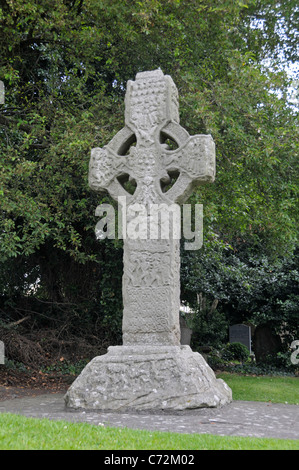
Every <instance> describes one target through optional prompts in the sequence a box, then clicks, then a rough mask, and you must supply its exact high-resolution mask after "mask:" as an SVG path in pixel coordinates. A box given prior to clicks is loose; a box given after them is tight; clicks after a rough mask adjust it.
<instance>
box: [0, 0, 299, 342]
mask: <svg viewBox="0 0 299 470" xmlns="http://www.w3.org/2000/svg"><path fill="white" fill-rule="evenodd" d="M296 11H297V10H296V5H295V2H294V1H293V0H291V1H288V2H286V1H282V2H279V3H277V2H274V0H262V1H259V2H257V1H256V0H248V1H247V2H241V1H238V2H236V1H234V0H225V1H222V0H221V1H220V0H215V1H213V2H209V1H207V0H203V1H194V0H187V1H182V0H170V1H168V2H163V1H162V0H146V1H144V2H139V1H131V2H125V1H124V0H112V1H111V0H102V1H99V0H83V1H81V0H80V1H79V0H74V1H68V0H54V1H51V2H50V1H49V0H41V1H37V0H30V1H27V2H24V1H23V0H14V1H13V2H12V1H9V0H4V1H3V2H2V3H1V8H0V28H1V42H0V79H1V80H3V82H4V84H5V104H4V105H0V125H1V126H0V163H1V165H0V211H1V220H0V263H1V266H0V267H1V269H0V304H1V305H0V307H1V309H2V310H1V311H2V312H3V311H4V312H5V314H3V315H4V316H5V320H6V319H7V320H9V319H10V318H12V319H15V318H19V317H20V315H22V314H23V315H24V314H27V313H26V311H27V312H28V310H29V311H30V312H31V313H32V315H33V312H36V314H34V315H35V320H36V321H37V319H38V321H40V320H41V318H42V317H41V315H40V314H44V311H41V308H38V307H37V304H38V302H41V301H43V302H47V304H45V303H44V304H43V305H47V311H46V315H47V317H50V318H51V321H54V322H55V321H56V320H57V319H59V321H63V322H66V324H67V325H68V327H69V325H70V324H72V325H74V328H76V327H77V328H78V327H79V330H81V329H83V325H84V327H86V325H87V324H90V325H98V327H99V328H101V327H103V329H104V330H106V328H108V329H109V328H110V330H111V331H112V332H113V334H112V336H113V342H114V341H119V339H120V334H121V312H122V301H121V275H122V250H121V244H120V243H119V242H115V243H113V242H112V241H109V243H106V241H105V242H96V240H95V236H94V227H95V224H96V219H95V217H94V215H93V214H94V211H95V208H96V207H97V205H99V204H100V203H101V202H111V200H110V198H109V197H108V196H107V195H101V196H100V195H95V194H93V193H92V192H91V191H89V188H88V184H87V174H88V162H89V155H90V149H91V148H93V147H96V146H100V147H101V146H103V145H105V144H107V143H108V142H109V140H110V139H111V138H112V137H113V136H114V135H115V133H116V132H117V131H118V130H119V129H121V127H122V126H123V112H124V102H123V98H124V93H125V86H126V82H127V80H128V79H134V76H135V74H136V73H137V72H138V71H141V70H150V69H155V68H158V67H161V69H162V70H163V72H164V73H167V74H170V75H171V76H172V77H173V79H174V81H175V83H176V84H177V86H178V89H179V93H180V109H181V123H182V125H183V126H184V127H185V128H186V129H188V131H189V132H190V133H191V134H194V133H211V134H212V136H213V138H214V140H215V142H216V153H217V177H216V182H215V184H213V185H209V186H205V187H201V188H199V189H198V190H197V191H196V193H195V194H194V195H193V196H192V198H191V201H192V202H193V203H196V202H200V203H202V204H203V205H204V217H205V219H204V220H205V223H204V230H205V246H206V248H205V249H204V250H202V251H201V260H200V261H198V259H192V260H191V259H189V258H188V255H187V254H185V258H186V263H185V262H184V261H183V266H182V278H183V299H184V300H187V301H191V302H193V303H194V298H196V294H197V293H198V292H202V293H203V295H204V297H206V298H207V300H208V301H209V302H210V304H212V302H213V301H214V299H218V300H219V302H220V304H219V307H220V308H219V307H218V308H217V313H216V312H215V316H214V317H213V318H214V320H213V321H214V326H213V328H214V332H213V333H212V336H213V338H215V340H216V336H217V335H218V334H220V336H221V331H222V328H224V323H225V321H227V320H228V311H229V309H231V315H232V317H242V318H244V317H248V316H250V315H251V316H255V317H256V318H258V321H261V319H263V321H267V322H269V321H270V322H271V324H273V328H275V329H277V328H279V327H280V325H282V324H283V322H287V324H288V331H289V334H290V335H293V334H294V331H295V332H296V331H297V330H296V318H297V317H296V312H295V305H296V302H297V300H298V297H297V296H298V292H295V291H293V287H292V293H291V294H290V295H288V294H287V290H288V289H289V286H290V285H291V286H293V282H294V281H295V278H294V276H295V275H296V272H295V271H296V269H297V268H295V267H292V268H290V271H289V272H288V271H287V264H288V263H289V262H290V261H281V266H282V268H281V269H282V272H283V274H281V275H280V274H279V269H280V268H279V266H278V264H273V263H274V261H273V259H274V258H276V259H277V258H279V257H282V258H283V259H285V260H286V259H287V258H288V259H291V258H290V257H288V254H290V253H292V252H293V250H294V247H295V246H296V243H297V234H298V220H299V218H298V203H297V199H298V185H297V175H298V127H297V121H296V119H297V112H298V110H297V109H296V108H295V107H294V106H292V103H291V101H290V100H289V96H288V89H289V86H290V80H289V79H288V76H287V74H286V73H285V72H284V71H283V70H282V65H284V64H285V63H288V64H289V63H291V61H295V60H296V58H297V55H296V54H297V53H296V43H295V33H296V14H297V13H296ZM261 22H262V24H263V28H261V27H260V26H261ZM282 52H283V54H282ZM264 59H267V62H265V61H264ZM215 240H218V242H217V243H215ZM237 245H238V246H237ZM230 246H233V248H234V250H235V252H234V256H230V255H229V253H231V249H230V248H229V247H230ZM238 250H239V251H242V256H241V255H240V253H239V251H238ZM244 252H246V256H245V255H244ZM261 253H262V254H263V255H264V257H263V258H262V257H261ZM253 257H255V261H252V258H253ZM249 258H250V259H249ZM188 260H189V261H190V267H189V268H188V262H189V261H188ZM265 260H266V262H265ZM265 263H266V264H265ZM267 263H268V266H267ZM271 265H273V266H274V271H273V270H272V272H275V273H276V274H277V276H276V277H275V279H274V275H272V274H271V271H270V267H271ZM292 276H293V278H292ZM274 283H275V284H276V285H277V283H278V285H279V289H276V292H277V291H278V292H282V295H280V294H279V295H276V294H275V288H274V287H273V286H274ZM32 286H34V289H33V290H32ZM267 296H270V301H269V302H268V303H267V302H266V299H267ZM24 298H25V299H26V302H24ZM24 304H25V307H24ZM48 307H49V308H48ZM20 308H23V310H20ZM224 314H225V315H226V318H224ZM1 315H2V314H1ZM34 315H33V316H34ZM232 319H233V318H231V320H232ZM43 321H44V320H43ZM201 322H202V327H203V328H204V329H205V328H206V331H207V332H206V333H205V334H206V335H208V334H209V332H208V330H207V325H208V323H207V320H206V319H205V318H204V315H203V316H202V317H201ZM75 325H76V327H75ZM205 325H206V326H205ZM221 325H222V326H221ZM203 336H204V334H203ZM220 339H221V340H222V337H221V338H220Z"/></svg>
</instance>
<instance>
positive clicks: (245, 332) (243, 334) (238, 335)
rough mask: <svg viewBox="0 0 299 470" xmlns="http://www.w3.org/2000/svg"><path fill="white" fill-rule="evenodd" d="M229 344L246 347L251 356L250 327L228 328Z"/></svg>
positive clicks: (241, 325) (235, 326)
mask: <svg viewBox="0 0 299 470" xmlns="http://www.w3.org/2000/svg"><path fill="white" fill-rule="evenodd" d="M229 342H230V343H241V344H244V346H246V347H247V349H248V350H249V352H250V354H251V328H250V326H247V325H243V324H241V323H240V324H237V325H232V326H230V327H229Z"/></svg>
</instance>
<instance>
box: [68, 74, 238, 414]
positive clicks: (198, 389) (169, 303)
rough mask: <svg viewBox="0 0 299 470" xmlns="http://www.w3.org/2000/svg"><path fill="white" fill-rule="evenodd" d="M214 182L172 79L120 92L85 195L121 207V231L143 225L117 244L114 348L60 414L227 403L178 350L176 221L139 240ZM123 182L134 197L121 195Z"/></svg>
mask: <svg viewBox="0 0 299 470" xmlns="http://www.w3.org/2000/svg"><path fill="white" fill-rule="evenodd" d="M169 144H170V145H169ZM172 147H173V148H172ZM214 177H215V146H214V142H213V139H212V137H211V136H209V135H195V136H189V134H188V132H187V131H186V130H185V129H184V128H183V127H181V126H180V124H179V113H178V93H177V89H176V86H175V84H174V83H173V81H172V79H171V77H169V76H167V75H166V76H165V75H164V74H163V73H162V71H161V70H154V71H151V72H143V73H138V74H137V76H136V80H135V81H134V82H132V81H129V82H128V85H127V92H126V111H125V127H124V128H123V129H122V130H121V131H120V132H118V133H117V135H116V136H115V137H114V138H113V139H112V141H111V142H110V143H109V144H108V145H107V146H105V147H103V148H96V149H93V150H92V153H91V160H90V172H89V184H90V187H91V188H92V189H93V190H95V191H97V192H101V191H103V190H104V191H108V192H109V193H110V195H111V196H112V197H113V198H114V199H116V200H118V201H119V200H122V201H123V200H125V202H126V211H127V212H126V219H127V221H126V222H127V224H128V225H131V226H132V223H133V222H134V217H135V215H134V214H135V213H136V211H138V210H140V209H141V208H143V211H144V218H145V221H146V223H145V233H144V234H143V235H144V236H142V237H140V236H139V237H134V236H131V237H128V238H125V239H124V274H123V304H124V311H123V325H122V327H123V345H122V346H113V347H110V348H108V352H107V354H105V355H103V356H99V357H96V358H94V359H93V360H92V361H91V362H90V363H89V364H88V365H87V366H86V368H85V369H84V370H83V372H82V373H81V374H80V376H79V377H78V378H77V379H76V380H75V382H74V383H73V385H72V386H71V387H70V389H69V390H68V392H67V394H66V396H65V402H66V405H67V406H68V407H69V408H76V409H78V408H86V409H88V408H89V409H105V410H109V409H111V410H123V409H125V408H135V409H176V410H182V409H186V408H199V407H216V406H219V405H223V404H225V403H228V402H230V401H231V399H232V394H231V390H230V388H229V387H228V386H227V385H226V384H225V382H223V381H222V380H220V379H216V377H215V374H214V372H213V371H212V369H211V368H210V367H209V366H208V364H207V363H206V362H205V360H204V359H203V358H202V356H201V355H200V354H198V353H194V352H192V350H191V349H190V347H189V346H181V345H180V324H179V309H180V276H179V271H180V256H179V240H178V239H177V238H176V237H174V236H173V233H174V228H175V227H174V225H175V223H176V222H175V218H174V217H173V218H170V219H168V221H169V226H168V236H165V230H164V234H163V236H162V231H163V229H164V228H165V227H163V222H162V219H161V218H160V219H159V218H158V219H157V221H156V227H154V228H156V229H157V230H156V236H155V237H153V236H151V235H153V234H152V232H151V233H150V231H149V230H148V225H150V222H152V219H153V214H152V211H151V209H152V208H153V206H155V207H160V208H161V207H162V208H163V207H164V208H166V212H167V208H173V207H175V206H176V205H177V204H181V203H183V202H184V201H185V200H186V199H187V198H188V196H189V195H190V194H191V193H192V191H193V189H194V187H195V186H196V185H198V184H201V183H205V182H212V181H214ZM128 181H129V182H130V183H131V186H132V187H133V189H134V191H131V192H128V191H127V189H128V187H127V186H126V183H127V182H128ZM172 182H173V183H174V184H171V183H172ZM169 212H170V211H169ZM135 222H136V218H135ZM139 235H140V234H139ZM166 235H167V233H166Z"/></svg>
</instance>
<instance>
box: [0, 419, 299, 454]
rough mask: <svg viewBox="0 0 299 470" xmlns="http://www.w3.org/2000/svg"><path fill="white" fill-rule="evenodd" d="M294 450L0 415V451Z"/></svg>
mask: <svg viewBox="0 0 299 470" xmlns="http://www.w3.org/2000/svg"><path fill="white" fill-rule="evenodd" d="M7 449H9V450H19V449H22V450H108V449H113V450H243V449H244V450H245V449H246V450H274V449H277V450H295V449H299V440H291V439H289V440H283V439H260V438H247V437H232V436H227V437H223V436H213V435H209V434H181V433H170V432H156V431H155V432H152V431H136V430H132V429H127V428H123V429H121V428H106V427H102V426H95V425H91V424H87V423H70V422H67V421H49V420H47V419H35V418H25V417H24V416H17V415H13V414H5V413H3V414H1V415H0V450H7Z"/></svg>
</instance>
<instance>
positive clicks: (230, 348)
mask: <svg viewBox="0 0 299 470" xmlns="http://www.w3.org/2000/svg"><path fill="white" fill-rule="evenodd" d="M222 357H223V359H225V360H226V361H233V360H237V361H240V362H246V361H247V360H248V359H249V350H248V348H246V346H244V344H242V343H228V344H227V345H226V346H225V348H224V351H223V352H222Z"/></svg>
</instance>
